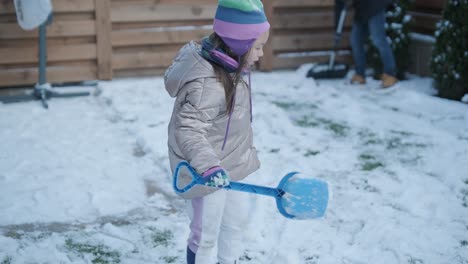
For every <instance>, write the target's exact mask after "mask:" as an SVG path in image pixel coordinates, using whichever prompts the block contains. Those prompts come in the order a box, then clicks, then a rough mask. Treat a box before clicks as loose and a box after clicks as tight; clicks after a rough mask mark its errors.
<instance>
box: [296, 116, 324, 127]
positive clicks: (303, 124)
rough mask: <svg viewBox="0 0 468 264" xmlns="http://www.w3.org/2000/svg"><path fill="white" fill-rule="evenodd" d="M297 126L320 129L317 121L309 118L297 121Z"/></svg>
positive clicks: (304, 117)
mask: <svg viewBox="0 0 468 264" xmlns="http://www.w3.org/2000/svg"><path fill="white" fill-rule="evenodd" d="M295 124H296V125H298V126H300V127H318V125H319V123H318V122H317V121H316V120H312V118H311V117H309V116H302V117H301V118H300V119H298V120H296V121H295Z"/></svg>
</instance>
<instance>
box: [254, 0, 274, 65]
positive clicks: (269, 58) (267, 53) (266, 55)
mask: <svg viewBox="0 0 468 264" xmlns="http://www.w3.org/2000/svg"><path fill="white" fill-rule="evenodd" d="M272 1H273V0H267V1H265V2H264V3H263V7H264V10H265V15H266V16H267V18H268V21H270V24H272V23H273V21H274V17H273V11H274V9H273V2H272ZM273 24H274V23H273ZM270 26H271V25H270ZM274 38H275V32H274V30H271V29H270V36H269V38H268V41H267V43H266V44H265V46H264V47H263V57H262V58H260V60H259V62H258V65H259V68H260V70H262V71H271V70H272V68H273V56H274V54H273V44H272V41H273V39H274Z"/></svg>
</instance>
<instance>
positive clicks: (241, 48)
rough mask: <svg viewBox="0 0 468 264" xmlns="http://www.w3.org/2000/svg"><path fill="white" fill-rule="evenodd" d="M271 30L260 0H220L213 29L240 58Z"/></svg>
mask: <svg viewBox="0 0 468 264" xmlns="http://www.w3.org/2000/svg"><path fill="white" fill-rule="evenodd" d="M269 28H270V24H269V23H268V20H267V17H266V16H265V11H264V9H263V4H262V2H261V1H260V0H219V2H218V8H217V10H216V15H215V19H214V25H213V29H214V31H215V32H216V34H218V36H220V37H221V39H223V41H224V43H226V45H227V46H228V47H229V48H231V50H232V51H233V52H234V53H235V54H236V55H238V56H242V55H244V54H245V53H246V52H247V51H249V49H250V48H251V47H252V45H253V43H254V42H255V40H257V39H258V38H259V37H260V36H261V35H262V34H263V33H265V32H266V31H267V30H268V29H269Z"/></svg>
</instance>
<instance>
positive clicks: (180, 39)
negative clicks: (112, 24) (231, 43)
mask: <svg viewBox="0 0 468 264" xmlns="http://www.w3.org/2000/svg"><path fill="white" fill-rule="evenodd" d="M212 32H213V30H212V29H211V28H210V29H193V28H192V29H190V30H175V31H159V32H158V31H151V30H150V29H146V30H145V29H142V30H124V31H114V32H112V45H113V46H114V47H119V46H130V45H156V44H171V43H185V42H188V41H190V40H193V39H195V40H198V39H201V38H203V37H204V36H207V35H209V34H211V33H212Z"/></svg>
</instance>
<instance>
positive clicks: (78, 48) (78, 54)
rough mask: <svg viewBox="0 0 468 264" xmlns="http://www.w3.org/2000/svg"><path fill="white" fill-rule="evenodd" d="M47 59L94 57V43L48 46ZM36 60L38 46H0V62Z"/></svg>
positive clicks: (15, 62)
mask: <svg viewBox="0 0 468 264" xmlns="http://www.w3.org/2000/svg"><path fill="white" fill-rule="evenodd" d="M47 53H48V54H47V55H48V56H47V60H48V61H67V60H87V59H96V57H97V55H96V45H95V44H81V45H68V46H48V47H47ZM37 61H38V48H37V47H30V48H0V64H18V63H33V62H37Z"/></svg>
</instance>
